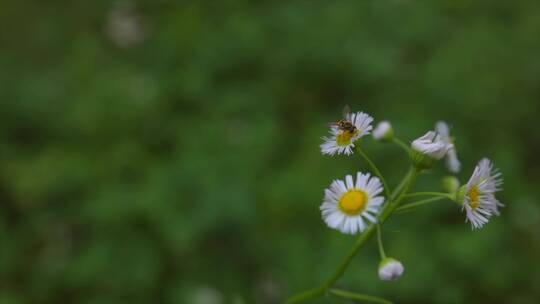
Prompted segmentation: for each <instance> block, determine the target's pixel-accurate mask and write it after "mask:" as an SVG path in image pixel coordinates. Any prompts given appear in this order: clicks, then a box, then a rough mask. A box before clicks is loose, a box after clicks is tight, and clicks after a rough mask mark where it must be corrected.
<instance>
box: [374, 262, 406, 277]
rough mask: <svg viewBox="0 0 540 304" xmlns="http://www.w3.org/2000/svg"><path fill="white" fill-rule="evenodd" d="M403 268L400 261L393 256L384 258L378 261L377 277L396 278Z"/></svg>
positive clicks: (399, 275)
mask: <svg viewBox="0 0 540 304" xmlns="http://www.w3.org/2000/svg"><path fill="white" fill-rule="evenodd" d="M404 270H405V268H404V267H403V264H401V262H400V261H398V260H396V259H393V258H384V259H383V260H381V262H380V263H379V279H381V280H382V281H396V280H398V279H399V278H400V277H401V275H402V274H403V271H404Z"/></svg>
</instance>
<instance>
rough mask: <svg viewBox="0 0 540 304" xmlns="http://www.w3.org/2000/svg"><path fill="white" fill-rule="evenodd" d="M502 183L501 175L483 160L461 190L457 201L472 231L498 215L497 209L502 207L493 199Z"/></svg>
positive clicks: (487, 161)
mask: <svg viewBox="0 0 540 304" xmlns="http://www.w3.org/2000/svg"><path fill="white" fill-rule="evenodd" d="M502 183H503V180H502V177H501V173H500V172H498V171H497V170H494V169H493V164H492V163H491V161H490V160H489V159H487V158H484V159H482V160H481V161H480V162H479V163H478V165H477V166H476V168H475V169H474V172H473V174H472V176H471V179H470V180H469V182H468V183H467V184H466V185H465V186H463V187H462V188H461V190H460V194H459V201H460V203H462V204H463V210H465V212H466V216H467V218H466V221H469V222H471V225H472V228H473V229H477V228H482V226H484V225H485V224H486V223H487V222H488V221H489V218H490V217H491V216H492V215H499V207H501V206H504V205H503V204H501V203H500V202H499V201H498V200H497V198H495V193H496V192H497V191H500V190H501V186H502Z"/></svg>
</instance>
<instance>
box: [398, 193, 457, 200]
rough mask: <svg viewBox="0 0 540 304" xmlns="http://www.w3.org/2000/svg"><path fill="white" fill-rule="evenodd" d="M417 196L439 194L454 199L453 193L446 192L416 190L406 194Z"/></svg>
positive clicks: (407, 196) (438, 195) (407, 195)
mask: <svg viewBox="0 0 540 304" xmlns="http://www.w3.org/2000/svg"><path fill="white" fill-rule="evenodd" d="M416 196H437V197H444V198H449V199H452V195H451V194H449V193H444V192H414V193H409V194H406V195H405V197H406V198H409V197H416Z"/></svg>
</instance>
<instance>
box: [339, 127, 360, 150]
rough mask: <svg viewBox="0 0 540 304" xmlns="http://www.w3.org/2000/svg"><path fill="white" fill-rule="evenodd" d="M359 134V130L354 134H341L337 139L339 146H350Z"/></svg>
mask: <svg viewBox="0 0 540 304" xmlns="http://www.w3.org/2000/svg"><path fill="white" fill-rule="evenodd" d="M358 133H359V131H358V130H356V131H354V132H349V131H343V132H341V134H339V135H338V136H337V138H336V143H337V145H338V146H348V145H350V144H351V140H352V138H353V137H354V136H356V135H357V134H358Z"/></svg>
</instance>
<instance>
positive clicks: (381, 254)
mask: <svg viewBox="0 0 540 304" xmlns="http://www.w3.org/2000/svg"><path fill="white" fill-rule="evenodd" d="M381 234H382V233H381V225H377V242H378V243H379V255H380V256H381V260H384V259H386V253H385V252H384V247H383V243H382V236H381Z"/></svg>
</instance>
